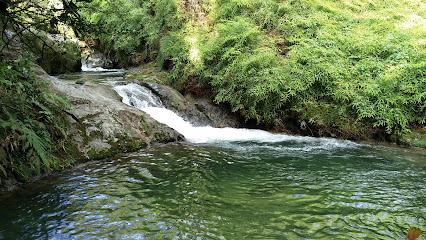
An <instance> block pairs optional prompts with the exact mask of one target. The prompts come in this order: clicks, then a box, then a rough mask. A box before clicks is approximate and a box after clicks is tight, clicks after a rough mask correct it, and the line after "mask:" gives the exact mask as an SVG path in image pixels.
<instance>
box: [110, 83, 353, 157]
mask: <svg viewBox="0 0 426 240" xmlns="http://www.w3.org/2000/svg"><path fill="white" fill-rule="evenodd" d="M114 89H115V90H116V91H117V93H118V94H119V95H120V96H121V97H123V103H125V104H127V105H130V106H133V107H136V108H138V109H141V110H142V111H144V112H146V113H148V114H149V115H150V116H151V117H152V118H154V119H155V120H157V121H158V122H160V123H163V124H166V125H168V126H169V127H171V128H173V129H175V130H176V131H178V132H179V133H181V134H182V135H183V136H185V138H186V139H187V140H188V141H190V142H195V143H206V142H224V141H225V142H226V141H247V142H249V141H252V142H269V143H273V142H297V143H309V144H310V145H311V146H312V147H315V148H320V149H330V148H340V147H355V146H357V144H356V143H354V142H351V141H344V140H337V139H332V138H313V137H300V136H290V135H285V134H274V133H270V132H267V131H263V130H257V129H244V128H214V127H210V126H205V127H195V126H193V125H192V124H191V123H189V122H187V121H185V120H184V119H183V118H181V117H180V116H178V115H177V114H176V113H174V112H172V111H170V110H168V109H166V108H164V106H163V104H162V102H161V100H160V99H159V98H158V97H157V96H156V95H154V94H153V93H152V92H151V91H150V90H149V89H147V88H145V87H142V86H140V85H139V84H135V83H130V84H126V85H117V84H115V87H114Z"/></svg>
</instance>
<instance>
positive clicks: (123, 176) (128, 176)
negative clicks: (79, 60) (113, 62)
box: [0, 73, 426, 239]
mask: <svg viewBox="0 0 426 240" xmlns="http://www.w3.org/2000/svg"><path fill="white" fill-rule="evenodd" d="M109 74H110V73H109ZM109 74H105V75H107V76H108V79H109V80H108V81H111V78H117V76H110V75H109ZM87 76H89V77H87ZM87 76H86V78H88V79H91V80H92V76H93V75H89V74H88V75H87ZM78 77H81V76H78ZM95 78H96V77H95ZM120 86H123V85H117V86H116V87H115V88H116V90H117V92H118V93H119V94H122V96H123V101H124V102H125V103H127V104H131V105H134V106H135V107H139V108H142V109H144V111H146V112H148V113H149V114H150V115H151V116H153V117H154V118H157V119H158V120H159V121H161V122H164V123H166V124H169V125H170V126H171V127H173V128H175V129H176V130H177V131H179V132H181V133H182V134H183V135H184V136H185V137H186V138H187V141H185V142H181V143H173V144H167V145H158V146H151V147H149V148H147V149H143V150H140V151H138V152H134V153H126V154H119V155H116V156H115V157H112V158H109V159H104V160H101V161H92V162H89V163H86V164H83V165H78V166H77V167H76V168H74V169H70V170H65V171H63V172H60V173H57V174H54V175H52V176H49V177H46V178H43V179H42V180H40V181H39V182H37V183H33V184H29V185H25V186H24V187H22V188H20V189H18V190H16V191H14V192H11V193H8V194H6V195H1V196H0V213H1V214H0V215H1V217H0V239H404V237H405V234H406V232H407V230H408V229H409V228H410V227H412V226H415V227H420V228H421V229H422V230H423V231H425V230H426V229H425V226H426V221H425V218H426V153H425V151H424V150H416V149H404V148H396V147H392V146H383V145H369V144H364V143H355V142H351V141H345V140H336V139H330V138H310V137H299V136H289V135H282V134H271V133H268V132H264V131H260V130H249V129H229V128H225V129H217V128H211V127H208V126H206V127H194V126H192V124H191V123H189V122H186V121H184V120H183V119H181V118H180V117H179V116H177V115H175V114H174V113H173V112H170V111H168V110H166V109H164V108H162V106H161V105H159V103H155V101H154V103H152V104H146V103H142V105H139V104H138V103H137V101H136V100H135V99H133V100H132V96H131V95H132V94H129V93H134V91H135V90H134V88H135V86H127V89H126V87H120ZM124 86H126V85H124ZM123 88H124V89H123ZM136 88H137V86H136ZM125 90H128V91H125ZM120 91H121V93H120ZM126 92H127V94H126ZM133 95H134V94H133ZM144 104H145V105H144Z"/></svg>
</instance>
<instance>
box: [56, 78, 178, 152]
mask: <svg viewBox="0 0 426 240" xmlns="http://www.w3.org/2000/svg"><path fill="white" fill-rule="evenodd" d="M51 83H52V91H54V92H56V93H60V94H63V95H65V96H66V97H67V98H68V99H69V102H70V104H71V106H72V110H71V111H70V112H69V113H68V114H69V115H70V121H71V125H72V134H73V139H74V145H75V152H74V156H83V157H85V158H88V159H99V158H105V157H108V156H111V155H113V154H115V153H118V152H125V151H133V150H137V149H139V148H142V147H145V146H147V145H150V144H153V143H158V142H171V141H178V140H181V139H183V136H182V135H181V134H179V133H178V132H176V131H174V130H173V129H171V128H169V127H167V126H165V125H163V124H161V123H158V122H157V121H155V120H154V119H152V118H151V117H150V116H149V115H147V114H146V113H144V112H142V111H140V110H138V109H136V108H133V107H130V106H127V105H126V104H124V103H122V102H121V98H120V96H119V95H118V94H117V93H116V92H115V91H114V89H113V88H112V87H111V86H109V85H106V84H105V85H102V84H98V83H93V82H85V83H84V84H77V83H75V82H71V81H64V80H59V79H56V78H51Z"/></svg>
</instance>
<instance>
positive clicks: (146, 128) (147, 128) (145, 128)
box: [140, 115, 152, 136]
mask: <svg viewBox="0 0 426 240" xmlns="http://www.w3.org/2000/svg"><path fill="white" fill-rule="evenodd" d="M140 125H141V128H142V129H141V130H142V131H143V132H144V133H145V136H150V135H151V134H152V127H151V126H150V125H148V124H147V123H146V119H145V116H144V115H142V116H141V120H140Z"/></svg>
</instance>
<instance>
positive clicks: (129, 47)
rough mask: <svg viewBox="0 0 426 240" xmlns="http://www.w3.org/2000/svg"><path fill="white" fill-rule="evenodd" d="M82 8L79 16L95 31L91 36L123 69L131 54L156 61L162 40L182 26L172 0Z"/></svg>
mask: <svg viewBox="0 0 426 240" xmlns="http://www.w3.org/2000/svg"><path fill="white" fill-rule="evenodd" d="M83 6H85V10H84V11H82V15H83V16H84V17H85V18H86V19H87V20H88V21H89V22H91V23H92V24H93V25H94V26H96V28H97V30H96V31H95V33H94V35H93V36H90V37H91V38H93V39H94V40H96V41H98V42H99V46H100V47H101V48H102V50H104V51H105V53H107V55H109V56H112V57H115V60H116V61H118V62H120V63H121V65H124V66H125V65H129V64H131V58H129V56H132V55H133V56H136V55H140V56H142V57H143V58H145V59H148V60H149V59H155V58H156V56H157V55H158V51H159V48H160V39H161V37H162V36H163V35H164V34H165V33H166V32H167V31H169V30H173V29H178V28H180V27H181V24H182V17H183V16H182V15H180V14H178V13H179V12H178V10H177V6H176V4H175V2H174V1H173V0H159V1H126V0H119V1H105V0H94V1H92V2H91V3H90V4H85V5H83Z"/></svg>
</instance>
